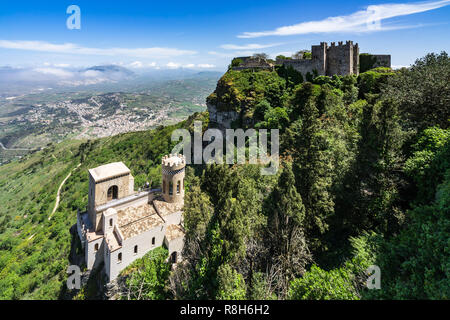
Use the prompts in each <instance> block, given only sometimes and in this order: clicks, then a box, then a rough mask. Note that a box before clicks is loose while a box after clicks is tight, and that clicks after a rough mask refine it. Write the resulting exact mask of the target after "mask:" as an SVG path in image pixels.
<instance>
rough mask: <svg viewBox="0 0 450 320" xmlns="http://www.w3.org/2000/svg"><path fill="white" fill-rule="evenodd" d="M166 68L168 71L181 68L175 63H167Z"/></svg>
mask: <svg viewBox="0 0 450 320" xmlns="http://www.w3.org/2000/svg"><path fill="white" fill-rule="evenodd" d="M166 67H167V68H170V69H177V68H179V67H181V65H180V64H179V63H175V62H169V63H168V64H166Z"/></svg>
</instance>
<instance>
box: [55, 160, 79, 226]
mask: <svg viewBox="0 0 450 320" xmlns="http://www.w3.org/2000/svg"><path fill="white" fill-rule="evenodd" d="M80 166H81V163H80V164H79V165H78V166H77V167H76V168H73V169H72V171H70V173H69V174H68V175H67V177H66V178H65V179H64V180H63V182H62V183H61V185H60V186H59V189H58V193H57V194H56V202H55V207H54V208H53V211H52V213H51V215H50V216H49V217H48V221H50V220H51V219H52V218H53V215H54V214H55V212H56V210H58V207H59V202H60V200H61V189H62V187H63V186H64V184H65V183H66V181H67V180H69V178H70V176H71V175H72V173H73V172H74V171H75V170H76V169H78V168H79V167H80Z"/></svg>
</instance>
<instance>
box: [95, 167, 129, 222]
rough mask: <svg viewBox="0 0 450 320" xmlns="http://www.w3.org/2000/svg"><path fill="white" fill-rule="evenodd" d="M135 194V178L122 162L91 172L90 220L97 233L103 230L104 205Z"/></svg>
mask: <svg viewBox="0 0 450 320" xmlns="http://www.w3.org/2000/svg"><path fill="white" fill-rule="evenodd" d="M132 194H134V177H133V176H132V175H131V171H130V169H128V168H127V166H125V164H123V163H122V162H116V163H110V164H107V165H104V166H101V167H98V168H95V169H91V170H89V204H88V212H89V219H90V220H91V223H92V226H93V227H94V228H95V230H96V231H98V230H101V228H102V224H101V217H102V213H101V212H97V209H98V208H99V207H101V206H103V205H106V204H108V203H111V202H113V201H117V200H119V199H123V198H125V197H127V196H130V195H132Z"/></svg>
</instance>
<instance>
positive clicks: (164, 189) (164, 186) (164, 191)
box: [163, 180, 166, 193]
mask: <svg viewBox="0 0 450 320" xmlns="http://www.w3.org/2000/svg"><path fill="white" fill-rule="evenodd" d="M163 193H166V180H163Z"/></svg>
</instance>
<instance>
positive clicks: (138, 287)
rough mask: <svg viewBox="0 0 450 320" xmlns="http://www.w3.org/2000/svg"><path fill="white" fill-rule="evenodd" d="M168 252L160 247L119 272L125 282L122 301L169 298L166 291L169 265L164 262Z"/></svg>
mask: <svg viewBox="0 0 450 320" xmlns="http://www.w3.org/2000/svg"><path fill="white" fill-rule="evenodd" d="M168 256H169V251H167V249H166V248H164V247H160V248H156V249H155V250H152V251H150V252H149V253H147V254H146V255H145V256H144V257H143V258H142V259H138V260H136V261H134V262H133V263H132V264H131V265H130V266H128V267H127V268H126V269H125V270H123V271H122V272H121V276H122V277H124V276H125V275H126V274H128V277H127V278H126V280H125V284H126V288H125V289H126V290H125V294H123V298H124V299H128V300H164V299H167V298H169V297H170V294H169V292H168V291H167V288H168V282H169V274H170V264H169V263H168V262H166V260H167V257H168Z"/></svg>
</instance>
